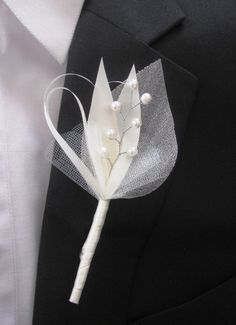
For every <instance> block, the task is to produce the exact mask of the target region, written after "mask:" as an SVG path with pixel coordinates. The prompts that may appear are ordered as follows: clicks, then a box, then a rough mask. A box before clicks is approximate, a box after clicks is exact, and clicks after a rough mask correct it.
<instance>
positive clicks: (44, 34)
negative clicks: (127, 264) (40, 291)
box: [0, 0, 83, 325]
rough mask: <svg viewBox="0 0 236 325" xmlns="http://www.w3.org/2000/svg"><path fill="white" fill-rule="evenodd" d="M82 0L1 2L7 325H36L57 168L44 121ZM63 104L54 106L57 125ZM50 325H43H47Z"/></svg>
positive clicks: (0, 276)
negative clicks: (43, 235) (46, 220)
mask: <svg viewBox="0 0 236 325" xmlns="http://www.w3.org/2000/svg"><path fill="white" fill-rule="evenodd" d="M82 5H83V0H66V1H65V0H44V1H43V0H33V1H30V0H4V1H3V0H0V324H1V325H30V324H32V312H33V303H34V291H35V280H36V270H37V258H38V249H39V240H40V232H41V223H42V217H43V212H44V206H45V200H46V194H47V187H48V181H49V173H50V163H49V162H47V161H46V159H45V150H46V148H47V145H48V144H49V143H50V140H51V135H50V133H49V131H48V128H47V125H46V123H45V119H44V115H43V95H44V91H45V89H46V87H47V85H48V84H49V82H50V81H51V80H52V79H53V78H55V77H56V76H57V75H59V74H62V73H64V72H65V70H66V57H67V52H68V49H69V46H70V43H71V39H72V36H73V33H74V29H75V26H76V23H77V20H78V17H79V14H80V12H81V8H82ZM59 103H60V98H57V99H56V100H55V101H54V103H53V105H54V113H55V116H54V120H55V121H56V120H57V116H58V111H59ZM42 325H43V324H42Z"/></svg>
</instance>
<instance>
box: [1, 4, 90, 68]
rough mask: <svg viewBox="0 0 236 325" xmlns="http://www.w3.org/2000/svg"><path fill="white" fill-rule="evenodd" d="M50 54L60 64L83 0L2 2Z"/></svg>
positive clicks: (63, 60)
mask: <svg viewBox="0 0 236 325" xmlns="http://www.w3.org/2000/svg"><path fill="white" fill-rule="evenodd" d="M4 1H5V3H6V4H7V6H8V7H9V8H10V10H11V11H12V12H13V13H14V14H15V15H16V17H17V18H18V19H19V20H20V21H21V23H22V24H23V25H24V26H25V27H26V28H27V29H28V30H29V31H30V32H31V33H32V34H33V35H34V37H36V38H37V39H38V40H39V41H40V42H41V43H42V44H43V46H44V47H45V48H46V49H47V50H48V51H49V52H50V54H51V55H52V56H53V57H54V58H55V59H56V60H57V61H58V62H59V63H60V64H62V63H64V62H65V60H66V56H67V53H68V50H69V47H70V43H71V40H72V37H73V34H74V30H75V27H76V24H77V20H78V17H79V15H80V12H81V9H82V6H83V3H84V0H4Z"/></svg>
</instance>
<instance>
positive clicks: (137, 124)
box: [132, 118, 141, 128]
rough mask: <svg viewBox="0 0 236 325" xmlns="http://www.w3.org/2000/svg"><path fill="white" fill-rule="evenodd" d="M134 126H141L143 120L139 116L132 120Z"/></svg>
mask: <svg viewBox="0 0 236 325" xmlns="http://www.w3.org/2000/svg"><path fill="white" fill-rule="evenodd" d="M132 126H134V127H136V128H140V126H141V121H140V119H139V118H134V119H133V121H132Z"/></svg>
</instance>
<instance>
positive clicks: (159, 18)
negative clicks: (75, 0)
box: [85, 0, 185, 44]
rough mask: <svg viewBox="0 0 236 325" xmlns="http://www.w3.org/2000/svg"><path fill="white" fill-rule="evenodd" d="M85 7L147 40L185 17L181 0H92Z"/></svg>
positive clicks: (135, 36) (160, 34) (159, 35)
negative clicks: (178, 0) (179, 0)
mask: <svg viewBox="0 0 236 325" xmlns="http://www.w3.org/2000/svg"><path fill="white" fill-rule="evenodd" d="M85 7H86V9H87V10H90V11H92V12H93V13H95V14H97V15H98V16H100V17H102V18H104V19H105V20H107V21H109V22H110V23H112V24H114V25H116V26H117V27H119V28H120V29H121V30H123V31H125V32H128V33H129V34H130V35H131V36H133V37H134V38H136V39H138V40H139V41H142V42H143V43H146V44H151V43H152V42H153V41H155V40H156V39H158V38H159V37H161V36H163V35H164V34H165V33H167V32H168V31H170V30H171V29H172V28H173V27H175V26H176V25H178V24H180V23H181V22H182V21H183V20H184V18H185V15H184V12H183V11H182V9H181V8H180V6H179V4H178V3H177V0H145V1H144V0H138V1H137V0H129V1H121V0H113V1H111V0H100V1H96V0H89V1H88V2H87V4H86V6H85Z"/></svg>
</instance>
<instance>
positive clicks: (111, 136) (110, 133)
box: [106, 129, 116, 140]
mask: <svg viewBox="0 0 236 325" xmlns="http://www.w3.org/2000/svg"><path fill="white" fill-rule="evenodd" d="M106 135H107V137H108V139H110V140H113V139H115V137H116V132H115V130H114V129H108V130H107V132H106Z"/></svg>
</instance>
